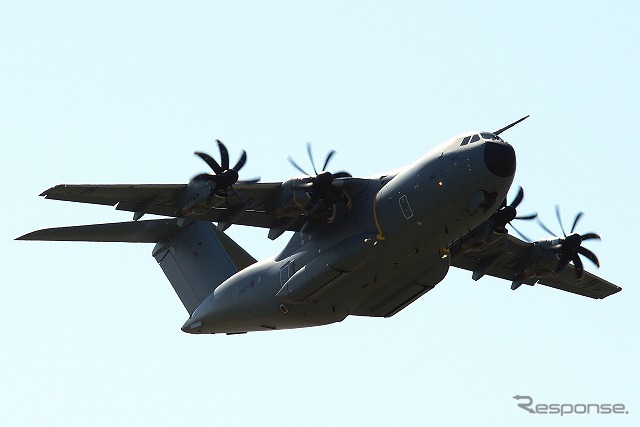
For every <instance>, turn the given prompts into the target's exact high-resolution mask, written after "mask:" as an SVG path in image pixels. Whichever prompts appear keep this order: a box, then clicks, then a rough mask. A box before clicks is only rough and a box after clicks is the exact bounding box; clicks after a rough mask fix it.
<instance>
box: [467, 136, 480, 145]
mask: <svg viewBox="0 0 640 427" xmlns="http://www.w3.org/2000/svg"><path fill="white" fill-rule="evenodd" d="M479 140H480V136H479V135H473V137H472V138H471V141H469V143H471V144H473V143H474V142H476V141H479Z"/></svg>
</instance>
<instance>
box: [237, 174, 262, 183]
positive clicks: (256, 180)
mask: <svg viewBox="0 0 640 427" xmlns="http://www.w3.org/2000/svg"><path fill="white" fill-rule="evenodd" d="M256 182H260V177H259V176H258V177H256V178H251V179H243V180H242V181H237V182H236V184H240V185H242V184H255V183H256Z"/></svg>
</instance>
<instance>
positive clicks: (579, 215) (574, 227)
mask: <svg viewBox="0 0 640 427" xmlns="http://www.w3.org/2000/svg"><path fill="white" fill-rule="evenodd" d="M582 215H584V212H578V214H577V215H576V219H574V220H573V225H572V226H571V233H573V230H575V229H576V225H578V221H580V218H582Z"/></svg>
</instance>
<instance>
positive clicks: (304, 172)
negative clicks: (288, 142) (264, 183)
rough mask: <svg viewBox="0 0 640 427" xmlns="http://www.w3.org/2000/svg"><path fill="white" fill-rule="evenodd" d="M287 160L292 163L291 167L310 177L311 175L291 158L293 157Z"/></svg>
mask: <svg viewBox="0 0 640 427" xmlns="http://www.w3.org/2000/svg"><path fill="white" fill-rule="evenodd" d="M287 160H289V163H291V166H293V167H294V168H296V169H298V170H299V171H300V172H302V173H303V174H304V175H306V176H309V174H308V173H307V172H306V171H305V170H304V169H302V168H301V167H300V166H298V164H297V163H296V162H295V160H293V159H292V158H291V156H289V157H287Z"/></svg>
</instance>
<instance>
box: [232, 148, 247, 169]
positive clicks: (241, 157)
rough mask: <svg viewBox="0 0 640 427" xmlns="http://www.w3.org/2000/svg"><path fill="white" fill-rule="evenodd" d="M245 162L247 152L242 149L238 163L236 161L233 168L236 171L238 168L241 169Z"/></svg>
mask: <svg viewBox="0 0 640 427" xmlns="http://www.w3.org/2000/svg"><path fill="white" fill-rule="evenodd" d="M245 163H247V152H246V151H244V150H242V155H241V156H240V160H238V163H236V165H235V166H234V167H233V170H235V171H236V172H237V171H239V170H240V169H242V167H243V166H244V164H245Z"/></svg>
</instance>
